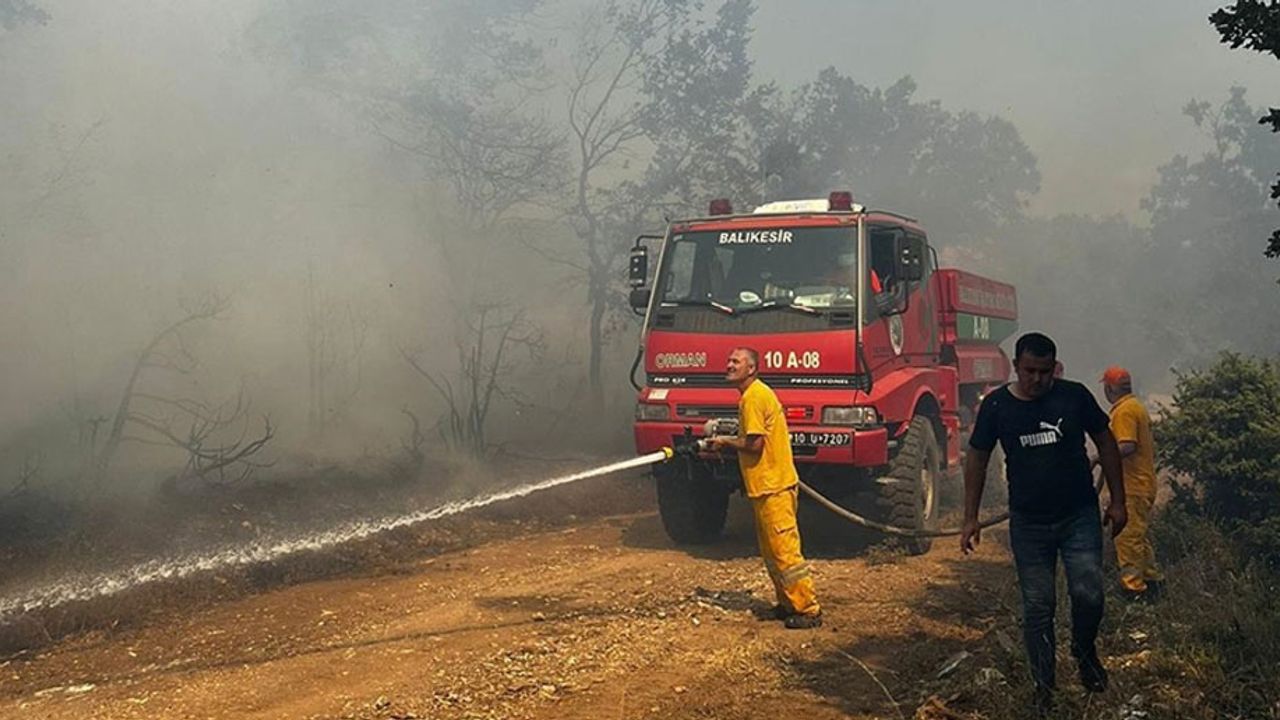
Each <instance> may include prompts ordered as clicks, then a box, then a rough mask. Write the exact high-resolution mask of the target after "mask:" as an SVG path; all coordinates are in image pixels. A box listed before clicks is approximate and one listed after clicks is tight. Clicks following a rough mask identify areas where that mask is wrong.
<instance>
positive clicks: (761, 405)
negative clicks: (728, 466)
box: [738, 379, 800, 498]
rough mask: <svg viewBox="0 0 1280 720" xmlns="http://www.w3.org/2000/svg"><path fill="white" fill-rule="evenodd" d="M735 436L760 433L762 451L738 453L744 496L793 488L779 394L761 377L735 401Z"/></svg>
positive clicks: (787, 435)
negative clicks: (762, 442) (762, 441)
mask: <svg viewBox="0 0 1280 720" xmlns="http://www.w3.org/2000/svg"><path fill="white" fill-rule="evenodd" d="M738 435H739V436H741V437H744V438H745V437H747V436H748V435H761V436H763V437H764V450H763V451H762V452H761V453H760V454H759V455H755V454H752V453H746V452H740V453H738V468H739V469H740V470H741V471H742V482H743V484H744V485H745V486H746V488H747V497H753V498H754V497H760V496H762V495H768V494H770V493H775V492H778V491H780V490H786V489H788V488H791V487H794V486H795V484H796V482H797V481H798V480H799V479H800V478H799V476H798V475H797V474H796V466H795V463H794V462H793V461H792V459H791V434H790V433H789V432H787V416H786V413H785V412H784V411H783V409H782V403H780V402H778V396H777V395H775V394H773V390H771V389H770V388H769V386H768V385H765V384H764V383H763V382H761V381H760V380H758V379H757V380H754V381H752V383H751V384H750V385H748V386H747V389H746V391H745V392H743V393H742V398H741V399H740V400H738Z"/></svg>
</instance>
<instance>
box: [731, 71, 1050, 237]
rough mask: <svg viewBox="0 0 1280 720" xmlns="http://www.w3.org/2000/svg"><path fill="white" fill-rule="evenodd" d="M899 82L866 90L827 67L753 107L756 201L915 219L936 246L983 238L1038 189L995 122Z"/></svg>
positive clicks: (1016, 139) (1012, 137)
mask: <svg viewBox="0 0 1280 720" xmlns="http://www.w3.org/2000/svg"><path fill="white" fill-rule="evenodd" d="M915 92H916V84H915V82H914V81H913V80H912V79H911V78H909V77H904V78H902V79H901V80H899V81H898V82H896V83H894V84H893V85H891V86H890V87H888V88H883V89H881V88H869V87H866V86H864V85H861V84H859V83H858V82H856V81H855V80H853V78H851V77H848V76H846V75H843V74H841V73H840V72H838V71H836V70H835V69H834V68H827V69H826V70H823V71H821V72H820V73H819V74H818V77H817V78H816V79H815V80H814V81H813V82H810V83H807V84H806V85H804V86H802V87H800V88H798V89H796V90H795V91H794V92H791V93H784V92H782V91H781V90H779V89H778V88H776V87H772V86H769V87H765V88H762V89H761V90H759V91H758V92H757V93H756V94H755V96H754V98H753V103H754V105H755V108H754V110H755V112H753V114H752V118H751V122H752V128H751V130H752V132H751V147H752V150H753V151H754V152H756V153H757V155H756V158H755V159H756V164H757V171H756V174H757V175H758V176H759V177H762V178H764V185H765V194H766V195H770V196H774V195H776V196H780V197H794V196H813V195H818V196H821V195H825V194H826V192H828V191H829V190H831V189H835V188H851V189H852V190H853V192H854V195H855V196H856V197H857V198H858V199H859V201H860V202H863V203H868V204H874V205H875V206H878V207H886V208H889V209H897V210H900V211H903V212H909V213H912V214H921V215H922V219H923V220H924V221H925V222H927V223H928V224H929V226H930V227H931V228H932V231H933V234H934V236H935V239H936V240H937V241H940V242H941V243H943V244H950V243H958V244H964V243H968V242H973V241H975V240H977V239H979V238H982V237H990V236H991V235H992V234H993V233H994V232H995V231H996V230H997V229H998V228H1000V227H1003V226H1004V225H1006V224H1008V223H1010V222H1012V221H1015V220H1017V219H1020V218H1021V217H1022V211H1023V208H1024V207H1025V205H1026V202H1027V200H1028V198H1029V197H1030V196H1031V195H1033V194H1035V193H1036V192H1037V191H1039V189H1040V173H1039V170H1038V169H1037V167H1036V158H1035V156H1034V155H1033V154H1032V153H1031V151H1030V150H1029V149H1028V148H1027V146H1026V144H1025V143H1024V142H1023V141H1022V138H1021V136H1020V135H1019V134H1018V131H1017V129H1016V128H1015V127H1014V126H1013V125H1012V124H1011V123H1009V122H1008V121H1006V120H1003V119H1001V118H997V117H984V116H980V115H977V114H975V113H972V112H963V111H962V112H952V111H950V110H947V109H945V108H943V107H942V105H941V103H939V102H937V101H919V100H916V99H915Z"/></svg>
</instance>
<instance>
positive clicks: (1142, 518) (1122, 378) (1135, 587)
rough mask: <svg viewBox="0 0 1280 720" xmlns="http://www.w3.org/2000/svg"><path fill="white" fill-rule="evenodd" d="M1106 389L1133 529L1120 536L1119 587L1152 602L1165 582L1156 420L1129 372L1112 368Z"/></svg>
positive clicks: (1105, 378) (1107, 374)
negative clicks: (1157, 523) (1159, 541)
mask: <svg viewBox="0 0 1280 720" xmlns="http://www.w3.org/2000/svg"><path fill="white" fill-rule="evenodd" d="M1102 384H1103V390H1104V392H1105V393H1106V395H1107V400H1108V401H1109V402H1110V403H1111V433H1112V434H1113V435H1115V437H1116V442H1117V443H1119V445H1120V455H1121V458H1122V463H1123V465H1124V494H1125V504H1126V505H1127V507H1128V509H1129V524H1127V525H1125V527H1124V529H1123V530H1121V531H1120V534H1119V535H1117V536H1116V539H1115V543H1116V562H1117V564H1118V565H1119V566H1120V584H1121V585H1123V586H1124V590H1125V592H1126V593H1127V594H1129V595H1130V596H1131V597H1134V598H1138V597H1152V596H1154V595H1155V593H1156V592H1158V591H1159V584H1160V582H1161V581H1163V580H1164V577H1163V576H1162V575H1161V573H1160V569H1159V568H1158V567H1157V566H1156V553H1155V548H1154V547H1153V546H1152V544H1151V536H1150V533H1149V532H1148V531H1149V528H1150V527H1151V510H1152V507H1153V506H1154V505H1155V501H1156V465H1155V445H1154V444H1153V443H1152V439H1151V417H1150V416H1149V415H1148V414H1147V409H1146V408H1145V407H1143V405H1142V403H1141V402H1140V401H1139V400H1138V398H1136V397H1134V395H1133V379H1132V378H1131V377H1130V375H1129V371H1127V370H1125V369H1124V368H1121V367H1114V366H1113V367H1110V368H1108V369H1107V371H1106V372H1105V373H1103V375H1102Z"/></svg>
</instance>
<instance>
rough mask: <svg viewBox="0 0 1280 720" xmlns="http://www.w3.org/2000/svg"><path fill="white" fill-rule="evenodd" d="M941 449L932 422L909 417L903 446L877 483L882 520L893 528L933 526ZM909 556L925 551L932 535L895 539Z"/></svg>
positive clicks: (936, 507) (936, 518)
mask: <svg viewBox="0 0 1280 720" xmlns="http://www.w3.org/2000/svg"><path fill="white" fill-rule="evenodd" d="M941 467H942V449H941V448H939V447H938V439H937V436H936V435H935V434H934V431H933V422H931V421H930V420H929V418H927V417H925V416H923V415H917V416H916V417H914V418H912V419H911V425H910V426H909V427H908V428H907V434H906V436H905V437H903V439H902V448H901V449H900V450H898V454H897V456H896V457H894V458H893V460H892V461H891V462H890V463H889V472H888V473H887V475H886V476H885V478H884V479H883V480H882V481H881V483H880V484H879V507H880V509H881V513H882V517H884V518H885V521H886V522H887V523H888V524H890V525H893V526H895V527H900V528H911V529H915V530H924V529H931V528H933V527H935V526H936V524H937V520H938V515H939V509H940V508H939V500H940V498H939V496H938V491H939V488H938V485H939V483H938V480H939V478H940V473H941ZM897 540H898V544H899V545H900V546H901V547H903V548H905V549H906V551H907V552H908V553H910V554H912V555H921V554H923V553H925V552H928V550H929V547H930V545H932V544H933V540H932V538H904V537H899V538H897Z"/></svg>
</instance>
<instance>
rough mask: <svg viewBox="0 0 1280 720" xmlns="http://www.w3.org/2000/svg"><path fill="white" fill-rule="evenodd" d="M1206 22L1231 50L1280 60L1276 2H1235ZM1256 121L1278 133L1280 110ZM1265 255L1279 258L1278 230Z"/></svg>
mask: <svg viewBox="0 0 1280 720" xmlns="http://www.w3.org/2000/svg"><path fill="white" fill-rule="evenodd" d="M1209 22H1210V23H1212V24H1213V26H1214V27H1215V28H1217V30H1218V34H1219V35H1221V36H1222V42H1224V43H1226V44H1228V45H1230V46H1231V49H1232V50H1235V49H1236V48H1239V47H1241V46H1244V47H1246V48H1248V49H1250V50H1254V51H1257V52H1260V53H1267V54H1270V55H1271V56H1272V57H1274V58H1276V59H1277V60H1280V0H1271V1H1270V2H1263V1H1262V0H1237V2H1236V3H1234V4H1232V5H1228V6H1226V7H1224V8H1221V9H1219V10H1218V11H1217V12H1215V13H1213V14H1212V15H1210V16H1209ZM1258 122H1259V124H1262V125H1268V126H1270V127H1271V132H1276V133H1280V108H1269V109H1268V112H1267V114H1266V115H1263V116H1262V118H1261V119H1259V120H1258ZM1273 167H1274V166H1273ZM1277 177H1280V174H1278V175H1277ZM1271 199H1272V200H1280V180H1277V181H1276V182H1275V184H1273V185H1272V186H1271ZM1266 254H1267V256H1268V257H1280V229H1277V230H1275V231H1273V232H1272V233H1271V239H1270V240H1269V241H1268V243H1267V250H1266Z"/></svg>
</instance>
